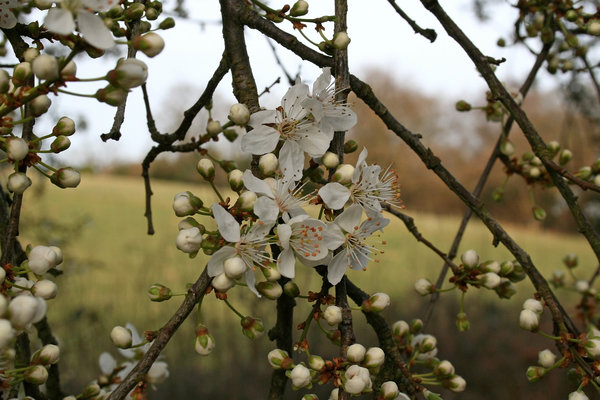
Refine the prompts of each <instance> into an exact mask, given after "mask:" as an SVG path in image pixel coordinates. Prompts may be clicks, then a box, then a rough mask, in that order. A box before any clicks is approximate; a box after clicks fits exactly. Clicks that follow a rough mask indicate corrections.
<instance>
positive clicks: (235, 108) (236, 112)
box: [229, 103, 250, 126]
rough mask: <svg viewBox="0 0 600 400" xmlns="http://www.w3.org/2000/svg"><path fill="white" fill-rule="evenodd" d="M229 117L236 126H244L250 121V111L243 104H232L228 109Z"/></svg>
mask: <svg viewBox="0 0 600 400" xmlns="http://www.w3.org/2000/svg"><path fill="white" fill-rule="evenodd" d="M229 119H230V120H231V122H233V123H234V124H236V125H238V126H246V125H248V121H250V111H249V110H248V107H246V105H245V104H241V103H237V104H234V105H232V106H231V109H230V110H229Z"/></svg>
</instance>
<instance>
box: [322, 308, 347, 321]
mask: <svg viewBox="0 0 600 400" xmlns="http://www.w3.org/2000/svg"><path fill="white" fill-rule="evenodd" d="M323 318H325V321H327V323H328V324H329V325H331V326H333V325H338V324H339V323H340V322H342V309H341V308H340V307H338V306H333V305H330V306H327V308H326V309H325V311H324V312H323Z"/></svg>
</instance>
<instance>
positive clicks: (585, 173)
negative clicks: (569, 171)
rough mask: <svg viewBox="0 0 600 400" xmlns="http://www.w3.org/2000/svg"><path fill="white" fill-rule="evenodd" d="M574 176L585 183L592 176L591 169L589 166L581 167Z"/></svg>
mask: <svg viewBox="0 0 600 400" xmlns="http://www.w3.org/2000/svg"><path fill="white" fill-rule="evenodd" d="M575 176H576V177H578V178H581V179H583V180H584V181H587V180H588V179H590V177H591V176H592V168H591V167H589V166H585V167H581V168H580V169H579V171H577V172H575Z"/></svg>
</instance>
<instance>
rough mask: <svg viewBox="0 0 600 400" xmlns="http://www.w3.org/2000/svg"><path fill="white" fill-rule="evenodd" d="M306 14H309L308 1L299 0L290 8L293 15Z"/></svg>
mask: <svg viewBox="0 0 600 400" xmlns="http://www.w3.org/2000/svg"><path fill="white" fill-rule="evenodd" d="M306 14H308V3H307V2H306V1H305V0H298V1H297V2H295V3H294V5H293V6H292V9H291V10H290V15H291V16H292V17H301V16H303V15H306Z"/></svg>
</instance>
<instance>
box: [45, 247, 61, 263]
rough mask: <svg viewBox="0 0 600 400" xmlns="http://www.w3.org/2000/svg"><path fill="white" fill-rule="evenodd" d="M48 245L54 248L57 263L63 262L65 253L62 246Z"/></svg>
mask: <svg viewBox="0 0 600 400" xmlns="http://www.w3.org/2000/svg"><path fill="white" fill-rule="evenodd" d="M48 247H50V249H52V251H53V252H54V254H56V265H59V264H61V263H62V262H63V253H62V250H61V249H60V247H57V246H48Z"/></svg>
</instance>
